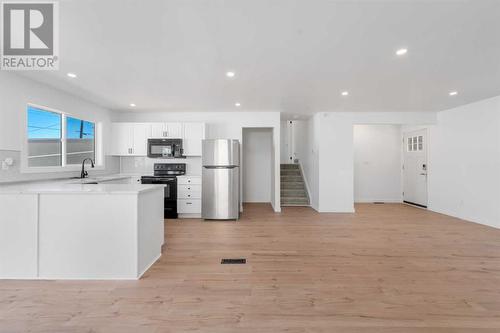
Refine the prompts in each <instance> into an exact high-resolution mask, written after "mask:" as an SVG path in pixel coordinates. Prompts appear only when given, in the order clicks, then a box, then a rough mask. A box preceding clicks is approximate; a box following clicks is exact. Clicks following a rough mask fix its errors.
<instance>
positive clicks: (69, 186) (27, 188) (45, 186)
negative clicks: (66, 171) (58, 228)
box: [0, 175, 164, 194]
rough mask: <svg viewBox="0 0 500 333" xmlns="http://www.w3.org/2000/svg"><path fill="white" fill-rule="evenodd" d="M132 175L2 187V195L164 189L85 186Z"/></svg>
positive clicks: (130, 186) (128, 186)
mask: <svg viewBox="0 0 500 333" xmlns="http://www.w3.org/2000/svg"><path fill="white" fill-rule="evenodd" d="M130 177H131V176H130V175H110V176H102V177H92V178H85V179H61V180H52V181H45V182H29V183H19V184H10V185H4V186H0V194H41V193H43V194H48V193H52V194H57V193H64V194H137V193H140V192H145V191H152V190H157V189H162V188H163V187H164V186H163V185H153V184H106V183H102V184H85V183H89V182H105V181H109V180H114V179H125V178H130Z"/></svg>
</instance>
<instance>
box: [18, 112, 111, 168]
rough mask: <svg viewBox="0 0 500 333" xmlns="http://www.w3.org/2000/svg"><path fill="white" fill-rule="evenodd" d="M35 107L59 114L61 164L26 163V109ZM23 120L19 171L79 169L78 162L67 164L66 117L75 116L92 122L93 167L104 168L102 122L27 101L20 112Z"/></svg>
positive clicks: (27, 137) (27, 138) (27, 136)
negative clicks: (35, 164)
mask: <svg viewBox="0 0 500 333" xmlns="http://www.w3.org/2000/svg"><path fill="white" fill-rule="evenodd" d="M30 107H32V108H36V109H40V110H42V111H47V112H52V113H57V114H60V115H61V165H60V166H36V167H30V166H29V165H28V140H29V135H28V109H29V108H30ZM22 116H23V121H22V122H21V124H22V126H23V136H24V137H23V142H22V150H21V173H47V172H61V171H62V172H65V171H78V170H80V169H81V165H80V164H67V163H66V161H67V154H66V153H67V133H66V130H67V117H71V118H76V119H79V120H83V121H87V122H91V123H93V124H94V154H95V161H94V162H95V169H94V170H104V168H105V165H104V154H103V149H102V147H103V140H102V132H103V131H102V123H101V122H99V121H97V120H94V119H89V118H86V119H83V118H82V117H80V116H78V115H76V114H72V113H69V112H63V111H61V110H57V109H54V108H50V107H47V106H43V105H38V104H34V103H27V104H26V107H25V110H24V113H22Z"/></svg>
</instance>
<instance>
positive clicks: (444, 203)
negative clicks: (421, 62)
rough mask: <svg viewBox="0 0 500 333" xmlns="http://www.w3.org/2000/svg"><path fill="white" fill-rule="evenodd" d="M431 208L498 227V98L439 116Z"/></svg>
mask: <svg viewBox="0 0 500 333" xmlns="http://www.w3.org/2000/svg"><path fill="white" fill-rule="evenodd" d="M429 145H430V146H429V188H428V192H429V204H428V207H429V209H430V210H433V211H436V212H440V213H444V214H447V215H451V216H455V217H458V218H462V219H465V220H469V221H473V222H478V223H482V224H485V225H489V226H493V227H496V228H500V96H498V97H495V98H491V99H487V100H483V101H480V102H476V103H472V104H469V105H465V106H461V107H458V108H455V109H450V110H447V111H442V112H439V113H438V121H437V125H436V126H431V127H430V138H429Z"/></svg>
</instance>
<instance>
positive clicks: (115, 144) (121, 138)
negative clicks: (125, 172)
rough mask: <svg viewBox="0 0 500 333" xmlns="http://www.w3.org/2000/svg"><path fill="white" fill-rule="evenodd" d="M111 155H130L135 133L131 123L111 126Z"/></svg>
mask: <svg viewBox="0 0 500 333" xmlns="http://www.w3.org/2000/svg"><path fill="white" fill-rule="evenodd" d="M111 133H112V138H111V140H112V142H111V155H118V156H122V155H128V154H130V149H131V148H132V146H133V133H132V126H131V125H130V123H113V124H111Z"/></svg>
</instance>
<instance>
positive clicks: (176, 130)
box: [150, 123, 182, 139]
mask: <svg viewBox="0 0 500 333" xmlns="http://www.w3.org/2000/svg"><path fill="white" fill-rule="evenodd" d="M150 126H151V134H150V138H153V139H163V138H169V139H181V138H182V123H151V124H150Z"/></svg>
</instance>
